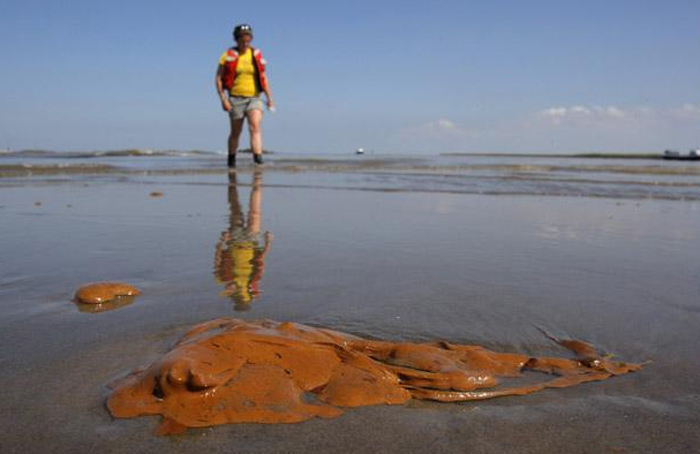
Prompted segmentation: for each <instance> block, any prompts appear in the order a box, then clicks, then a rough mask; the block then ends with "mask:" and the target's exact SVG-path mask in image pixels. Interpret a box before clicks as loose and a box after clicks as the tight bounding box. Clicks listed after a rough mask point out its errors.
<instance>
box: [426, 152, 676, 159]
mask: <svg viewBox="0 0 700 454" xmlns="http://www.w3.org/2000/svg"><path fill="white" fill-rule="evenodd" d="M440 156H485V157H504V158H513V157H520V158H595V159H663V154H662V153H440Z"/></svg>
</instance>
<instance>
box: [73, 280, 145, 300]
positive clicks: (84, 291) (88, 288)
mask: <svg viewBox="0 0 700 454" xmlns="http://www.w3.org/2000/svg"><path fill="white" fill-rule="evenodd" d="M140 294H141V292H140V291H139V289H137V288H136V287H134V286H133V285H129V284H126V283H124V282H94V283H92V284H87V285H83V286H82V287H80V288H79V289H78V291H77V292H76V293H75V302H77V303H83V304H101V303H106V302H108V301H112V300H114V299H116V298H118V297H121V296H138V295H140Z"/></svg>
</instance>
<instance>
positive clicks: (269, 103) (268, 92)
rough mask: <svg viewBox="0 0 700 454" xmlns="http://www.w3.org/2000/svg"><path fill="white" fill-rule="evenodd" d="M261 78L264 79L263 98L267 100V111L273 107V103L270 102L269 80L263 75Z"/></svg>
mask: <svg viewBox="0 0 700 454" xmlns="http://www.w3.org/2000/svg"><path fill="white" fill-rule="evenodd" d="M263 77H264V78H265V90H263V91H264V92H265V97H266V98H267V108H268V109H273V108H274V107H275V102H274V101H273V100H272V90H270V79H269V78H268V77H267V74H264V75H263Z"/></svg>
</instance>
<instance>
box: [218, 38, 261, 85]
mask: <svg viewBox="0 0 700 454" xmlns="http://www.w3.org/2000/svg"><path fill="white" fill-rule="evenodd" d="M251 49H252V51H253V63H254V64H255V80H256V83H257V84H258V88H259V89H260V91H265V89H266V88H267V76H265V65H266V64H267V62H266V61H265V59H264V58H263V56H262V52H260V49H254V48H251ZM238 57H239V54H238V51H237V50H236V48H235V47H231V48H229V50H228V51H226V61H225V62H224V74H223V78H222V79H223V83H224V88H225V89H226V90H229V91H231V89H232V88H233V81H234V80H235V79H236V66H238Z"/></svg>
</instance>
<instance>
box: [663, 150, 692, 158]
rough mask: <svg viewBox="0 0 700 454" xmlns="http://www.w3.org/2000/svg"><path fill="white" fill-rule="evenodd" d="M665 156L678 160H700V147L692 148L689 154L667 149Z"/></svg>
mask: <svg viewBox="0 0 700 454" xmlns="http://www.w3.org/2000/svg"><path fill="white" fill-rule="evenodd" d="M663 158H664V159H669V160H677V161H700V149H695V150H690V151H689V152H688V153H687V154H682V153H681V152H680V151H675V150H666V151H664V154H663Z"/></svg>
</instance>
